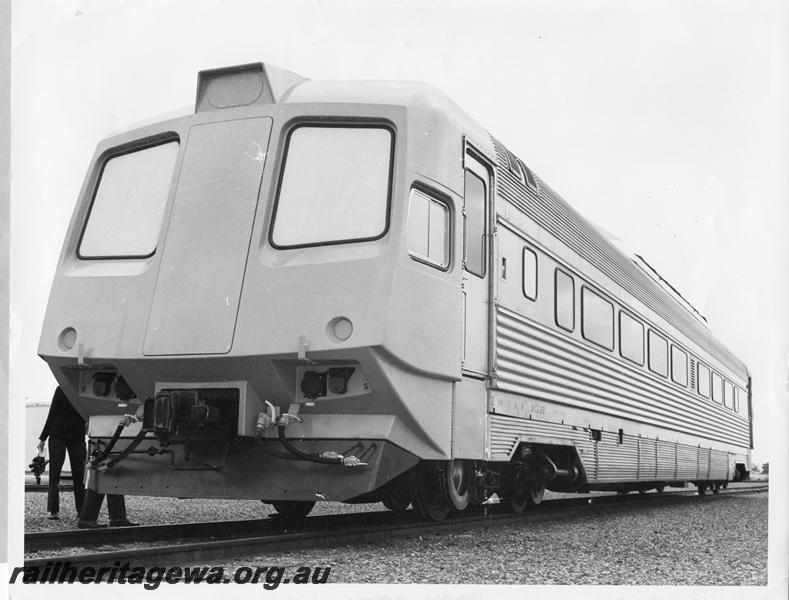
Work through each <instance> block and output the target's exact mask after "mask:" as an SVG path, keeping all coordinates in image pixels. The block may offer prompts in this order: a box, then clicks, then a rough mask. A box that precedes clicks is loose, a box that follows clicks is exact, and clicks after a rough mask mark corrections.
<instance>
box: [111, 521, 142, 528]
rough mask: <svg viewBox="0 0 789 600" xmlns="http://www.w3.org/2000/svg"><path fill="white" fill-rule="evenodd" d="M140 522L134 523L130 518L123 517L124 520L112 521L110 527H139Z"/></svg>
mask: <svg viewBox="0 0 789 600" xmlns="http://www.w3.org/2000/svg"><path fill="white" fill-rule="evenodd" d="M138 525H139V523H133V522H132V521H129V519H123V520H122V521H110V527H137V526H138Z"/></svg>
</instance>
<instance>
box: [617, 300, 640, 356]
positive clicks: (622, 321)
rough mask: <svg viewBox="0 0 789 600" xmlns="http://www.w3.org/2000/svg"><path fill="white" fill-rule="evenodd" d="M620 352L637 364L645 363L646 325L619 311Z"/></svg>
mask: <svg viewBox="0 0 789 600" xmlns="http://www.w3.org/2000/svg"><path fill="white" fill-rule="evenodd" d="M619 354H621V355H622V356H623V357H624V358H626V359H627V360H629V361H631V362H634V363H636V364H637V365H643V364H644V326H643V325H642V324H641V323H639V322H638V321H636V320H635V319H634V318H633V317H631V316H630V315H628V314H627V313H624V312H621V311H620V312H619Z"/></svg>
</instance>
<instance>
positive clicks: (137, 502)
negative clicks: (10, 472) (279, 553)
mask: <svg viewBox="0 0 789 600" xmlns="http://www.w3.org/2000/svg"><path fill="white" fill-rule="evenodd" d="M372 510H386V509H385V508H384V505H383V504H342V503H341V502H319V503H318V504H316V505H315V508H314V509H313V510H312V512H311V513H310V514H311V515H331V514H337V513H350V512H369V511H372ZM270 512H275V511H274V509H273V508H272V507H271V506H270V505H269V504H263V503H262V502H260V501H259V500H205V499H199V498H198V499H186V500H179V499H178V498H159V497H154V496H127V497H126V513H127V515H128V517H129V520H131V521H136V522H139V523H140V524H141V525H170V524H172V523H192V522H195V521H217V520H221V521H235V520H239V519H262V518H263V517H265V516H266V515H267V514H269V513H270ZM48 514H49V513H47V494H46V492H29V493H26V494H25V531H26V532H27V533H30V532H33V531H56V530H59V529H75V528H76V526H77V512H76V510H75V509H74V496H73V494H72V492H61V493H60V519H59V520H57V521H50V520H49V519H47V516H48ZM108 520H109V518H108V516H107V504H106V502H105V503H104V504H103V505H102V507H101V512H100V513H99V522H102V521H103V522H105V523H106V522H107V521H108Z"/></svg>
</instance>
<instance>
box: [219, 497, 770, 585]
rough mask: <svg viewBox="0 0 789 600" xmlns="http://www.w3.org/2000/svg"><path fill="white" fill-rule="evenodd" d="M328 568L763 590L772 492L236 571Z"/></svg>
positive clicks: (417, 579) (448, 578) (499, 580)
mask: <svg viewBox="0 0 789 600" xmlns="http://www.w3.org/2000/svg"><path fill="white" fill-rule="evenodd" d="M241 565H266V566H277V565H283V566H284V565H304V566H311V567H316V566H321V567H325V566H329V567H331V573H330V577H329V581H330V582H332V583H424V584H521V585H551V584H562V585H590V584H606V585H766V584H767V494H766V493H759V494H757V493H754V494H745V495H731V496H720V497H704V498H701V497H699V498H695V499H694V501H693V502H687V503H682V504H679V505H677V504H674V505H667V504H664V505H660V506H655V507H648V506H644V505H643V504H637V505H632V506H628V505H626V506H616V507H612V508H610V509H609V508H605V509H600V510H596V511H594V512H589V513H576V514H574V515H572V516H570V517H563V518H561V519H556V520H545V521H539V522H529V521H526V520H525V521H524V522H522V523H520V524H516V525H513V524H512V523H508V524H502V525H496V524H494V525H492V526H486V527H474V528H472V529H469V530H466V531H456V532H447V533H439V534H428V535H423V536H419V535H417V536H411V537H408V538H400V539H390V540H386V541H377V542H371V543H365V544H363V545H362V544H355V545H344V546H341V547H337V548H318V549H315V550H312V551H307V552H298V553H296V552H288V553H283V554H280V555H277V556H271V555H268V556H256V557H252V558H249V559H246V560H245V561H243V562H242V561H234V564H233V565H230V568H231V570H232V568H233V566H241Z"/></svg>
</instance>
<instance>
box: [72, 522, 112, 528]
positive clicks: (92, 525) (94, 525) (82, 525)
mask: <svg viewBox="0 0 789 600" xmlns="http://www.w3.org/2000/svg"><path fill="white" fill-rule="evenodd" d="M106 526H107V525H106V524H104V523H97V522H96V521H77V529H99V528H101V527H106Z"/></svg>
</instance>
